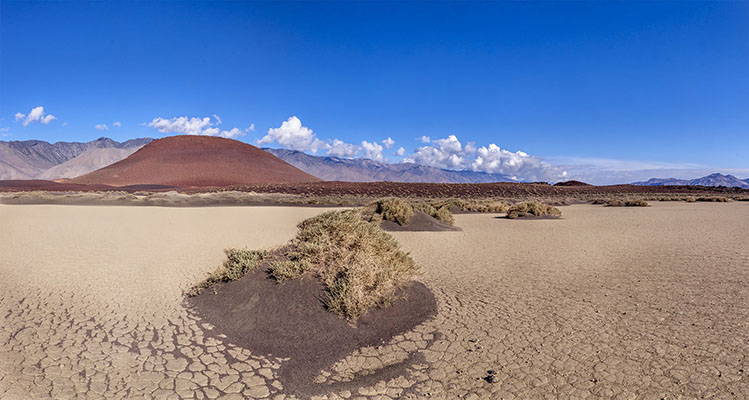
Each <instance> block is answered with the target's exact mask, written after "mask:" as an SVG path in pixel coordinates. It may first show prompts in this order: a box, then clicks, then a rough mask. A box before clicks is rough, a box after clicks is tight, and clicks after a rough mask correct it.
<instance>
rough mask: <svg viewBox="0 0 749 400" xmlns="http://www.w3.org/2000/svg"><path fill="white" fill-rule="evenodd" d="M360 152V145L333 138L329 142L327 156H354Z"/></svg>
mask: <svg viewBox="0 0 749 400" xmlns="http://www.w3.org/2000/svg"><path fill="white" fill-rule="evenodd" d="M359 152H361V147H359V146H357V145H355V144H351V143H346V142H344V141H343V140H338V139H333V141H332V142H330V149H329V150H328V155H329V156H334V157H354V156H356V155H357V154H359Z"/></svg>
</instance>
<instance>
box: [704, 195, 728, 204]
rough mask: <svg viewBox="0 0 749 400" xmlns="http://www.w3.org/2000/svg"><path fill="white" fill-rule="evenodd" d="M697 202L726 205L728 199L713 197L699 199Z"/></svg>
mask: <svg viewBox="0 0 749 400" xmlns="http://www.w3.org/2000/svg"><path fill="white" fill-rule="evenodd" d="M697 201H704V202H712V203H725V202H727V201H728V198H727V197H720V196H713V197H698V198H697Z"/></svg>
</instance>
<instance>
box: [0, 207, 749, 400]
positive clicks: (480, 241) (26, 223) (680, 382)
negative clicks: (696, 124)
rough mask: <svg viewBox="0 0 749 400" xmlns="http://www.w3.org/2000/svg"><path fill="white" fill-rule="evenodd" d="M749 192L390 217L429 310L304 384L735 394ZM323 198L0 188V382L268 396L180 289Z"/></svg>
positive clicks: (274, 367) (20, 395)
mask: <svg viewBox="0 0 749 400" xmlns="http://www.w3.org/2000/svg"><path fill="white" fill-rule="evenodd" d="M748 206H749V205H748V204H746V203H739V202H732V203H726V204H683V203H678V204H677V203H669V204H655V205H654V206H653V207H648V208H641V209H640V208H638V209H627V208H622V209H612V208H603V207H596V206H588V205H578V206H569V207H564V208H563V209H562V210H563V213H564V218H563V219H562V220H533V221H511V220H505V219H495V218H493V217H494V215H489V214H484V215H480V214H473V215H470V214H469V215H457V216H456V225H458V226H459V227H460V228H462V229H463V231H462V232H396V233H393V235H394V236H395V237H396V238H397V239H398V240H399V241H400V242H401V244H402V245H403V247H404V248H405V249H406V250H407V251H410V252H411V254H412V256H413V257H414V258H415V260H416V261H417V262H418V263H419V264H421V265H422V268H423V271H424V274H423V275H422V276H421V277H420V280H421V281H422V282H424V283H425V284H426V285H427V286H429V287H430V288H431V289H432V290H433V291H434V293H435V296H436V298H437V302H438V315H437V317H436V318H435V319H433V320H430V321H427V322H425V323H423V324H421V325H419V326H418V327H416V328H415V329H414V330H413V331H411V332H409V333H406V334H403V335H399V336H396V337H394V338H393V339H392V340H391V341H390V342H389V343H386V344H384V345H383V346H379V347H368V348H362V349H360V350H358V351H356V352H354V353H352V354H351V355H349V356H348V357H346V358H345V359H343V360H341V361H339V362H338V363H336V364H335V365H332V366H330V368H328V369H326V370H324V371H320V374H319V375H318V377H317V379H316V382H318V384H319V385H320V387H321V388H326V387H328V388H330V394H329V395H327V396H318V397H328V398H359V397H361V398H383V399H384V398H426V397H429V398H474V399H483V398H508V399H511V398H519V399H528V398H570V399H579V398H613V399H637V398H643V399H650V398H653V399H660V398H674V399H676V398H703V397H704V398H721V399H722V398H725V399H741V398H746V397H747V393H749V379H747V377H746V374H747V372H746V371H747V364H748V362H747V359H749V241H748V240H746V238H747V237H749V207H748ZM323 211H324V209H319V208H316V209H312V208H290V207H282V208H275V207H267V208H266V207H249V208H188V209H170V208H150V207H85V206H81V207H75V206H7V205H0V227H1V228H2V229H0V322H1V323H0V398H2V399H26V398H34V399H43V398H56V399H64V398H107V399H110V398H136V397H137V398H219V397H221V398H284V397H285V395H284V393H283V382H281V381H280V380H279V379H277V371H278V369H279V368H280V366H281V365H283V363H284V362H285V361H287V360H285V359H280V358H276V357H273V356H270V355H267V354H253V353H252V352H250V351H249V350H248V349H245V348H242V347H239V346H236V345H234V344H232V343H230V342H228V341H226V340H225V339H222V337H221V334H220V333H219V332H215V331H214V330H212V327H211V326H209V325H207V324H205V323H204V322H203V321H200V320H198V319H197V317H195V316H194V315H193V314H191V313H190V312H189V311H188V310H187V309H185V307H184V302H183V300H184V298H183V296H182V291H183V290H185V289H186V288H187V287H189V285H190V284H192V283H194V282H196V281H197V280H199V279H200V278H201V277H203V276H204V274H205V273H206V272H209V271H211V270H212V269H214V268H215V267H216V266H217V265H219V264H220V262H221V260H222V258H223V253H222V250H223V248H224V247H229V246H235V247H243V246H247V247H251V248H254V247H266V246H273V245H278V244H281V243H283V242H284V241H286V240H288V239H289V238H291V237H292V236H293V234H294V233H295V227H294V225H295V223H296V222H298V221H299V220H302V219H304V218H307V217H310V216H312V215H315V214H317V213H320V212H323ZM489 371H492V372H491V373H490V372H489ZM338 382H347V384H346V385H340V384H339V383H338ZM352 384H353V385H352ZM343 386H345V387H346V389H345V390H339V389H338V388H339V387H343ZM318 392H324V390H322V391H318ZM287 398H288V397H287Z"/></svg>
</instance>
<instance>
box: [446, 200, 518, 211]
mask: <svg viewBox="0 0 749 400" xmlns="http://www.w3.org/2000/svg"><path fill="white" fill-rule="evenodd" d="M434 207H435V208H438V209H439V208H442V207H447V209H448V210H449V209H451V208H453V207H456V208H457V209H459V210H460V211H465V212H476V213H503V212H506V211H507V208H508V205H507V203H505V202H502V201H494V200H464V199H449V200H444V201H441V202H438V203H435V204H434Z"/></svg>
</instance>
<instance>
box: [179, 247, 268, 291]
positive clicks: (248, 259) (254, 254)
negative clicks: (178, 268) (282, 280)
mask: <svg viewBox="0 0 749 400" xmlns="http://www.w3.org/2000/svg"><path fill="white" fill-rule="evenodd" d="M224 253H225V254H226V261H224V263H223V265H221V267H219V268H218V269H217V270H216V271H214V272H213V273H211V274H210V275H208V277H207V278H206V279H204V280H203V281H202V282H200V283H198V284H197V285H195V286H194V287H193V288H192V289H190V292H189V293H188V294H189V295H190V296H195V295H198V294H200V293H201V292H202V291H203V290H205V289H207V288H210V287H212V286H214V285H216V284H217V283H220V282H230V281H235V280H237V279H240V278H241V277H243V276H245V274H247V273H248V272H250V271H252V270H253V269H255V268H256V267H257V266H258V264H260V261H262V260H263V258H264V257H265V256H266V255H267V254H268V252H267V251H265V250H247V249H225V250H224Z"/></svg>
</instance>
